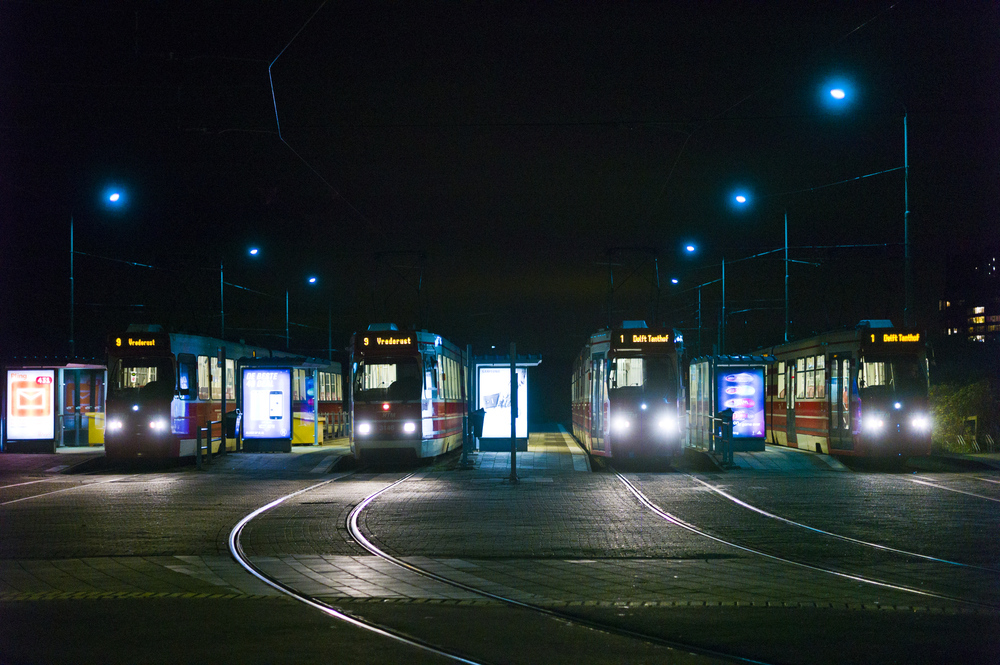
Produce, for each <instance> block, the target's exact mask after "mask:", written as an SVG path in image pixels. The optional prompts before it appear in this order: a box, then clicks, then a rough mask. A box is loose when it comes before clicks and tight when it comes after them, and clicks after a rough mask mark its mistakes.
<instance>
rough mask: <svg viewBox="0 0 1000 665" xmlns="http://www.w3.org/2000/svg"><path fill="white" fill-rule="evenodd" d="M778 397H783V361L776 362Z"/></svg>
mask: <svg viewBox="0 0 1000 665" xmlns="http://www.w3.org/2000/svg"><path fill="white" fill-rule="evenodd" d="M778 397H781V398H782V399H784V397H785V363H784V362H780V363H778Z"/></svg>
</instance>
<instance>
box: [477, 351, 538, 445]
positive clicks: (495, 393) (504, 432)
mask: <svg viewBox="0 0 1000 665" xmlns="http://www.w3.org/2000/svg"><path fill="white" fill-rule="evenodd" d="M514 371H515V375H516V376H517V419H516V420H515V421H514V432H515V436H516V437H517V438H519V439H522V438H525V439H526V438H527V437H528V369H527V368H526V367H518V368H516V369H515V370H514ZM479 408H481V409H485V410H486V418H485V420H484V421H483V438H486V439H489V438H496V439H500V438H507V439H509V438H510V367H480V368H479Z"/></svg>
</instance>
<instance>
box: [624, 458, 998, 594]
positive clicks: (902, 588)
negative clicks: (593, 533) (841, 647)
mask: <svg viewBox="0 0 1000 665" xmlns="http://www.w3.org/2000/svg"><path fill="white" fill-rule="evenodd" d="M609 470H610V471H611V472H612V473H613V474H614V475H615V476H616V477H617V479H618V480H619V482H621V483H622V485H624V486H625V488H626V489H627V490H628V491H629V492H630V493H631V494H632V495H633V497H634V498H635V499H636V500H637V501H638V502H639V504H640V505H642V506H643V507H644V508H646V509H647V510H649V511H650V512H652V513H654V514H655V515H657V516H658V517H660V518H661V519H663V520H665V521H667V522H669V523H671V524H673V525H675V526H678V527H680V528H682V529H685V530H687V531H689V532H691V533H694V534H696V535H699V536H701V537H704V538H707V539H709V540H712V541H714V542H716V543H719V544H721V545H725V546H727V547H732V548H734V549H737V550H740V551H742V552H746V553H748V554H753V555H756V556H760V557H764V558H766V559H768V560H771V561H775V562H778V563H782V564H786V565H790V566H795V567H798V568H801V569H805V570H811V571H814V572H819V573H824V574H828V575H832V576H835V577H839V578H841V579H845V580H850V581H853V582H858V583H862V584H866V585H870V586H873V587H877V588H880V589H884V590H887V591H897V592H902V593H907V594H913V595H917V596H920V597H922V598H926V599H934V600H939V601H946V602H950V603H957V604H961V605H968V606H973V607H976V608H979V609H984V610H989V611H994V612H995V611H997V610H1000V604H996V603H989V602H982V601H978V600H974V599H970V598H965V597H962V596H957V595H952V594H947V593H938V592H935V591H928V590H925V589H920V588H917V587H914V586H910V585H907V584H896V583H893V582H888V581H886V580H882V579H878V578H876V577H872V576H868V575H863V574H856V573H850V572H846V571H843V570H839V569H837V568H834V567H831V566H824V565H820V564H815V563H809V562H807V561H801V560H798V559H793V558H789V557H787V556H783V555H780V554H776V553H773V552H769V551H766V550H764V549H760V548H756V547H751V546H749V545H745V544H743V543H741V542H737V541H736V540H731V539H728V538H725V537H722V536H720V535H717V534H715V533H712V532H710V531H708V530H706V529H704V528H701V527H699V526H697V525H695V524H693V523H691V522H688V521H686V520H684V519H682V518H680V517H678V516H677V515H674V514H673V513H670V512H668V511H666V510H664V509H663V508H661V507H660V506H659V505H657V504H656V503H655V502H653V501H652V500H651V499H650V498H649V497H648V496H646V495H645V493H643V492H642V491H641V490H640V489H639V488H638V487H637V486H636V485H635V483H633V482H632V481H630V480H629V479H628V478H626V477H625V476H624V474H622V473H621V472H619V471H617V470H616V469H614V468H609ZM686 475H688V476H689V477H690V478H692V479H693V480H696V481H698V482H699V483H701V484H702V485H704V486H705V487H706V488H707V489H710V490H713V491H715V493H716V494H717V495H720V496H722V497H723V498H725V499H726V500H728V501H731V502H733V503H734V504H735V505H738V506H741V507H743V508H744V509H747V510H752V511H754V512H756V513H759V514H761V515H762V516H764V517H767V518H769V519H775V520H778V521H780V522H783V523H786V524H788V525H790V526H794V527H797V528H802V529H806V530H809V531H811V532H814V533H817V534H818V535H822V536H825V537H831V538H836V539H839V540H842V541H846V542H850V543H852V544H855V545H859V546H866V547H870V548H872V549H877V550H880V551H885V552H889V553H893V554H898V555H904V556H910V557H915V558H920V559H923V560H927V561H931V562H934V563H941V564H946V565H951V566H957V567H963V568H966V569H971V570H979V571H983V572H987V573H992V574H997V573H1000V571H997V570H996V569H993V568H986V567H981V566H974V565H970V564H961V563H958V562H953V561H949V560H946V559H939V558H936V557H930V556H927V555H921V554H919V553H915V552H907V551H905V550H898V549H895V548H891V547H887V546H882V545H879V544H877V543H870V542H867V541H863V540H860V539H855V538H851V537H848V536H843V535H840V534H834V533H832V532H828V531H824V530H821V529H816V528H814V527H810V526H809V525H805V524H802V523H799V522H795V521H794V520H789V519H787V518H782V517H780V516H778V515H774V514H773V513H769V512H768V511H765V510H763V509H759V508H757V507H755V506H752V505H751V504H748V503H746V502H743V501H741V500H739V499H736V498H735V497H732V496H731V495H728V493H725V492H722V491H721V490H718V488H714V487H713V486H711V485H710V484H709V483H704V482H703V481H700V480H698V479H696V478H694V477H693V476H690V474H686ZM720 492H722V493H721V494H720Z"/></svg>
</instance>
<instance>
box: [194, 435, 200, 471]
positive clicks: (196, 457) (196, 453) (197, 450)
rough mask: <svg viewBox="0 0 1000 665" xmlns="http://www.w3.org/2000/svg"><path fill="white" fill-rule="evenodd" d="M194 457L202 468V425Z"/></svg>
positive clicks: (195, 445)
mask: <svg viewBox="0 0 1000 665" xmlns="http://www.w3.org/2000/svg"><path fill="white" fill-rule="evenodd" d="M194 459H195V462H196V463H197V465H198V468H199V469H200V468H201V428H200V427H199V428H198V438H197V440H196V441H195V444H194Z"/></svg>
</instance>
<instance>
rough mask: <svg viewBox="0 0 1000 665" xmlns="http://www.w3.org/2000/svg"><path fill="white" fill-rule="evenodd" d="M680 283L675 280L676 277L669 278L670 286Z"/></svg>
mask: <svg viewBox="0 0 1000 665" xmlns="http://www.w3.org/2000/svg"><path fill="white" fill-rule="evenodd" d="M680 281H681V280H679V279H677V278H676V277H671V278H670V283H671V284H680Z"/></svg>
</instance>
